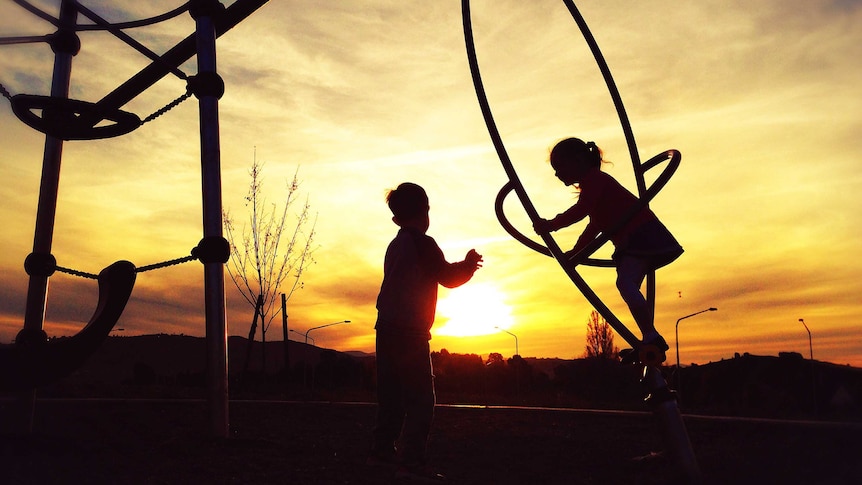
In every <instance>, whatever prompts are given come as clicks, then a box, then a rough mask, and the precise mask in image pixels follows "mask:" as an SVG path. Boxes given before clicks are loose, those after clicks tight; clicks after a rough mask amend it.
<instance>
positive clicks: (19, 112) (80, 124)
mask: <svg viewBox="0 0 862 485" xmlns="http://www.w3.org/2000/svg"><path fill="white" fill-rule="evenodd" d="M10 102H11V103H12V111H13V112H14V113H15V115H16V116H18V119H20V120H21V121H23V122H24V123H25V124H27V125H28V126H30V127H31V128H33V129H36V130H38V131H41V132H42V133H45V134H47V135H51V136H53V137H55V138H59V139H62V140H97V139H101V138H111V137H115V136H120V135H125V134H126V133H129V132H131V131H133V130H135V129H136V128H138V127H139V126H141V119H140V118H139V117H138V115H136V114H134V113H129V112H127V111H122V110H119V109H117V110H106V109H105V108H102V107H100V106H99V105H97V104H95V103H90V102H87V101H79V100H75V99H66V98H57V97H52V96H37V95H33V94H16V95H15V96H12V99H11V100H10ZM34 110H42V115H41V116H39V115H37V114H36V113H34ZM83 118H87V122H85V121H84V120H83ZM89 120H95V122H94V123H93V124H90V123H89ZM103 121H111V122H113V123H111V124H107V125H100V126H95V125H96V124H98V123H101V122H103Z"/></svg>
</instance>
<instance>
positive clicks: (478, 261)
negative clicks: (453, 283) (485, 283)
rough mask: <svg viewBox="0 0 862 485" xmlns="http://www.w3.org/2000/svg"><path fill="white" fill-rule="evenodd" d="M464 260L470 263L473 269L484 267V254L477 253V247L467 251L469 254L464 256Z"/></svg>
mask: <svg viewBox="0 0 862 485" xmlns="http://www.w3.org/2000/svg"><path fill="white" fill-rule="evenodd" d="M464 262H466V263H467V264H469V265H470V266H471V267H472V268H473V271H476V270H477V269H479V268H481V267H482V255H481V254H479V253H477V252H476V250H475V249H471V250H469V251H467V256H465V257H464Z"/></svg>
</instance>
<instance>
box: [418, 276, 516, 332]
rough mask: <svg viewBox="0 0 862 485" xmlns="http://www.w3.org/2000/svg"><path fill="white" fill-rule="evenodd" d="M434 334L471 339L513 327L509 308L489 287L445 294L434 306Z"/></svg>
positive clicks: (481, 286)
mask: <svg viewBox="0 0 862 485" xmlns="http://www.w3.org/2000/svg"><path fill="white" fill-rule="evenodd" d="M437 319H438V323H437V324H435V326H434V329H433V330H432V331H431V332H432V333H433V334H434V335H441V336H442V335H445V336H451V337H473V336H477V335H488V334H492V333H496V332H499V331H500V330H499V329H507V328H509V327H511V326H512V324H513V322H514V319H513V318H512V308H511V307H510V306H509V305H508V304H507V303H506V298H505V295H504V294H503V293H502V292H501V291H500V290H498V289H497V287H496V286H494V285H491V284H487V283H485V284H473V285H471V284H469V283H468V284H467V285H464V286H462V287H460V288H457V289H454V290H451V291H449V292H448V293H446V294H445V295H444V296H443V297H442V298H441V299H440V301H439V302H438V303H437Z"/></svg>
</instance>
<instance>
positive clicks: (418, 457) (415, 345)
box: [369, 182, 482, 480]
mask: <svg viewBox="0 0 862 485" xmlns="http://www.w3.org/2000/svg"><path fill="white" fill-rule="evenodd" d="M386 202H387V203H388V204H389V208H390V210H391V211H392V214H393V216H394V217H393V218H392V220H393V221H394V222H395V223H396V224H398V226H400V229H399V230H398V234H397V235H396V236H395V239H393V240H392V242H391V243H390V244H389V247H388V248H387V250H386V259H385V261H384V264H383V283H382V285H381V286H380V294H379V296H378V297H377V311H378V316H377V324H376V325H375V329H376V330H377V399H378V410H377V426H376V427H375V429H374V442H373V445H372V455H371V457H370V458H369V462H370V463H393V464H394V463H399V464H400V467H399V469H398V472H397V475H399V476H402V477H408V478H410V477H413V478H420V479H425V480H427V479H432V480H434V479H438V480H445V477H443V476H442V475H438V474H435V473H432V472H430V471H429V470H428V468H427V466H426V463H425V448H426V443H427V441H428V434H429V432H430V430H431V421H432V418H433V415H434V404H435V396H434V375H433V372H432V369H431V357H430V347H429V344H428V341H429V340H430V339H431V333H430V330H431V326H432V324H433V323H434V314H435V311H436V307H437V285H438V284H440V285H443V286H445V287H447V288H454V287H456V286H460V285H462V284H464V283H466V282H467V281H469V280H470V278H471V277H472V276H473V273H474V272H475V271H476V270H477V269H478V268H479V267H480V266H481V264H480V263H481V262H482V256H481V255H480V254H478V253H477V252H476V251H475V250H473V249H471V250H470V251H469V252H467V256H466V257H465V258H464V261H460V262H457V263H448V262H446V259H445V258H444V256H443V252H442V251H441V250H440V247H439V246H437V243H436V242H435V241H434V239H432V238H431V237H430V236H427V235H426V234H425V232H426V231H427V230H428V226H429V224H430V221H429V216H428V210H429V205H428V196H427V195H426V194H425V190H424V189H423V188H422V187H420V186H419V185H416V184H413V183H409V182H406V183H403V184H401V185H399V186H398V188H396V189H395V190H392V191H390V192H389V193H388V194H387V196H386ZM396 441H397V442H398V450H397V453H396Z"/></svg>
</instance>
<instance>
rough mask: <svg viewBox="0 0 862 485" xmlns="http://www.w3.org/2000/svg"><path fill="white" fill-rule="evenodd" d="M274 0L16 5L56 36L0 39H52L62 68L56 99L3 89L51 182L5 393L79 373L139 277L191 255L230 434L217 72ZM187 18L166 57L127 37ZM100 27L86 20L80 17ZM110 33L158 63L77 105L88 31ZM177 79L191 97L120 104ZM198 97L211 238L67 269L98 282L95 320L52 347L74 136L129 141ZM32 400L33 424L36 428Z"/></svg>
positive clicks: (219, 423) (215, 387)
mask: <svg viewBox="0 0 862 485" xmlns="http://www.w3.org/2000/svg"><path fill="white" fill-rule="evenodd" d="M266 2H267V0H237V1H236V2H235V3H233V4H232V5H231V6H230V7H228V8H225V7H224V6H223V5H222V4H221V3H220V2H219V1H218V0H190V1H188V2H186V3H184V4H183V5H181V6H180V7H178V8H176V9H174V10H171V11H170V12H167V13H165V14H162V15H159V16H156V17H152V18H149V19H143V20H137V21H131V22H123V23H114V24H112V23H109V22H107V21H106V20H104V19H103V18H101V17H100V16H99V15H97V14H96V13H95V12H93V11H92V10H90V9H89V8H87V7H85V6H84V5H82V4H81V3H80V2H79V1H77V0H61V3H60V11H59V16H58V17H57V18H54V17H53V16H51V15H50V14H47V13H45V12H43V11H41V10H39V9H38V8H36V7H35V6H33V5H31V4H30V3H29V2H27V1H26V0H15V3H17V4H18V5H19V6H21V7H22V8H24V9H26V10H27V11H28V12H30V13H32V14H33V15H35V16H37V17H39V18H41V19H43V20H45V21H47V22H49V23H51V24H52V25H54V26H55V27H56V28H57V31H56V32H55V33H53V34H49V35H45V36H38V37H14V38H5V39H0V44H17V43H33V42H46V43H48V44H50V46H51V49H52V50H53V51H54V70H53V77H52V84H51V94H50V96H39V95H30V94H16V95H12V94H11V93H9V91H8V90H7V89H6V88H5V87H3V86H2V85H0V94H2V95H3V96H4V97H6V98H7V99H8V100H9V102H10V104H11V106H12V109H13V111H14V113H15V114H16V115H17V116H18V117H19V119H20V120H21V121H22V122H24V123H25V124H27V125H28V126H30V127H32V128H34V129H36V130H38V131H41V132H43V133H45V149H44V156H43V161H42V178H41V187H40V192H39V201H38V209H37V214H36V230H35V235H34V240H33V252H32V253H31V254H30V255H29V256H28V257H27V261H26V263H25V269H26V270H27V274H28V275H29V277H30V281H29V287H28V291H27V304H26V308H25V315H24V327H23V329H22V330H21V332H20V333H19V334H18V338H17V339H16V342H15V344H14V345H12V346H5V347H0V367H2V369H3V370H2V375H0V390H18V389H35V388H36V387H37V386H39V385H42V384H45V383H47V382H50V381H52V380H56V379H58V378H61V377H62V376H64V375H66V374H68V373H70V372H71V371H72V370H74V369H75V367H77V366H79V365H80V364H81V363H83V362H84V360H85V359H86V358H87V357H88V356H89V355H90V354H92V353H93V352H94V351H95V350H96V348H98V346H99V345H100V344H101V342H102V341H103V340H104V339H105V337H107V335H108V333H109V332H110V330H111V328H113V326H114V324H115V323H116V322H117V320H118V319H119V318H120V315H121V314H122V312H123V309H124V308H125V305H126V302H127V301H128V299H129V296H130V294H131V291H132V287H133V286H134V281H135V274H136V273H138V272H141V271H146V270H150V269H156V268H159V267H164V266H167V265H171V264H178V263H181V262H185V261H190V260H192V259H197V260H199V261H201V263H203V265H204V298H205V313H206V341H207V369H208V375H207V400H208V405H209V411H210V424H211V431H212V433H213V434H214V435H216V436H219V437H227V436H228V435H229V421H228V388H227V382H228V376H227V326H226V319H225V295H224V263H225V262H226V261H227V260H228V258H229V256H230V250H229V245H228V243H227V240H225V238H224V237H223V235H222V200H221V160H220V149H219V127H218V100H219V98H221V96H222V94H223V93H224V82H223V81H222V79H221V77H220V76H219V75H218V73H217V70H216V39H217V37H219V36H220V35H222V34H224V33H225V32H227V31H228V30H230V29H231V28H233V27H234V26H236V25H237V24H238V23H240V22H241V21H242V20H244V19H245V18H247V17H248V16H249V15H251V14H252V13H253V12H255V11H256V10H257V9H258V8H260V7H261V6H262V5H263V4H265V3H266ZM183 12H189V14H190V15H191V16H192V18H193V19H194V21H195V32H194V33H193V34H191V35H189V36H188V37H186V38H185V39H183V40H182V41H180V42H179V43H177V44H176V45H175V46H174V47H173V48H171V49H169V50H168V51H167V52H165V53H164V54H162V55H158V54H156V53H154V52H152V51H150V50H149V49H147V48H146V47H145V46H143V45H142V44H140V43H139V42H137V41H135V40H134V39H133V38H132V37H130V36H129V35H128V34H126V33H125V32H124V31H125V30H126V29H130V28H135V27H141V26H144V25H151V24H155V23H158V22H161V21H164V20H167V19H170V18H172V17H175V16H177V15H179V14H181V13H183ZM79 15H83V16H85V17H87V18H88V19H89V20H90V21H92V22H93V23H92V24H89V23H88V24H79V23H78V17H79ZM84 30H104V31H108V32H110V33H111V34H113V35H114V36H115V37H117V38H118V39H120V40H122V41H123V42H125V43H126V44H127V45H128V46H130V47H132V48H133V49H135V50H137V51H138V52H140V53H142V54H143V55H145V56H146V57H148V58H149V59H150V60H151V61H152V62H151V63H150V64H149V65H148V66H146V67H145V68H144V69H142V70H141V71H140V72H138V73H137V74H135V75H134V76H132V77H131V78H129V79H128V80H127V81H126V82H124V83H123V84H121V85H120V86H118V87H117V88H116V89H115V90H114V91H112V92H111V93H109V94H107V95H106V96H105V97H103V98H102V99H101V100H99V101H98V102H95V103H94V102H88V101H81V100H73V99H69V90H70V80H71V72H72V59H73V57H74V56H75V55H76V54H77V53H78V51H79V50H80V47H81V41H80V39H79V37H78V34H77V33H78V32H79V31H84ZM193 55H196V56H197V68H198V72H197V74H196V75H193V76H188V75H186V74H185V73H183V72H182V71H181V70H180V69H179V66H180V65H182V64H183V63H184V62H185V61H187V60H188V59H190V58H191V57H192V56H193ZM168 74H173V75H175V76H177V77H179V78H180V79H183V80H185V81H186V83H187V89H186V92H185V93H184V94H183V95H181V96H180V97H178V98H177V99H175V100H174V101H172V102H171V103H169V104H167V105H166V106H165V107H163V108H161V109H159V110H157V111H156V112H154V113H153V114H151V115H150V116H147V117H145V118H144V119H143V120H142V119H141V118H140V117H139V116H138V115H136V114H134V113H129V112H127V111H123V110H122V109H121V108H122V107H123V106H124V105H125V104H127V103H128V102H129V101H131V100H132V99H134V98H135V97H136V96H138V95H139V94H141V93H142V92H144V91H145V90H146V89H148V88H149V87H150V86H152V85H153V84H155V83H156V82H157V81H158V80H159V79H161V78H163V77H165V76H166V75H168ZM191 96H195V97H196V98H197V99H198V104H199V112H200V144H201V178H202V186H203V190H202V199H203V238H202V239H201V241H200V243H199V244H198V246H197V247H196V248H195V249H194V250H193V251H192V254H191V255H190V256H185V257H182V258H179V259H176V260H172V261H167V262H165V263H159V264H155V265H150V266H148V267H141V268H135V266H134V265H133V264H131V263H129V262H117V263H114V264H113V265H111V266H109V267H108V268H105V270H103V271H102V272H101V273H100V274H99V275H98V276H95V275H89V274H87V273H82V272H80V271H73V270H66V272H69V273H71V274H75V275H78V276H87V277H94V278H97V279H98V281H99V303H98V306H97V309H96V311H95V314H94V315H93V317H92V319H91V320H90V323H89V324H88V325H87V326H86V327H84V329H83V330H81V331H80V332H79V333H78V334H76V335H74V336H73V337H69V338H65V339H54V340H51V341H48V340H47V339H46V336H45V333H44V331H43V330H42V325H43V323H44V314H45V305H46V300H47V289H48V278H49V277H50V276H51V274H53V272H54V271H55V270H65V268H60V267H58V266H57V265H56V260H55V259H54V257H53V255H52V254H51V246H52V240H53V233H54V219H55V213H56V208H57V198H58V185H59V178H60V162H61V158H62V148H63V143H64V141H66V140H94V139H99V138H107V137H114V136H120V135H124V134H126V133H129V132H131V131H133V130H135V129H137V128H139V127H140V126H141V125H143V124H144V123H147V122H149V121H152V120H153V119H155V118H157V117H158V116H161V115H162V114H164V113H166V112H167V111H169V110H170V109H171V108H173V107H175V106H176V105H178V104H179V103H181V102H183V101H185V100H186V99H188V98H190V97H191ZM34 399H35V392H31V393H30V395H29V401H30V405H29V406H28V407H29V416H25V417H24V419H25V420H26V421H27V423H28V424H27V426H26V427H27V428H28V429H29V428H30V427H31V426H32V418H33V416H32V409H33V406H32V403H33V401H34Z"/></svg>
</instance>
